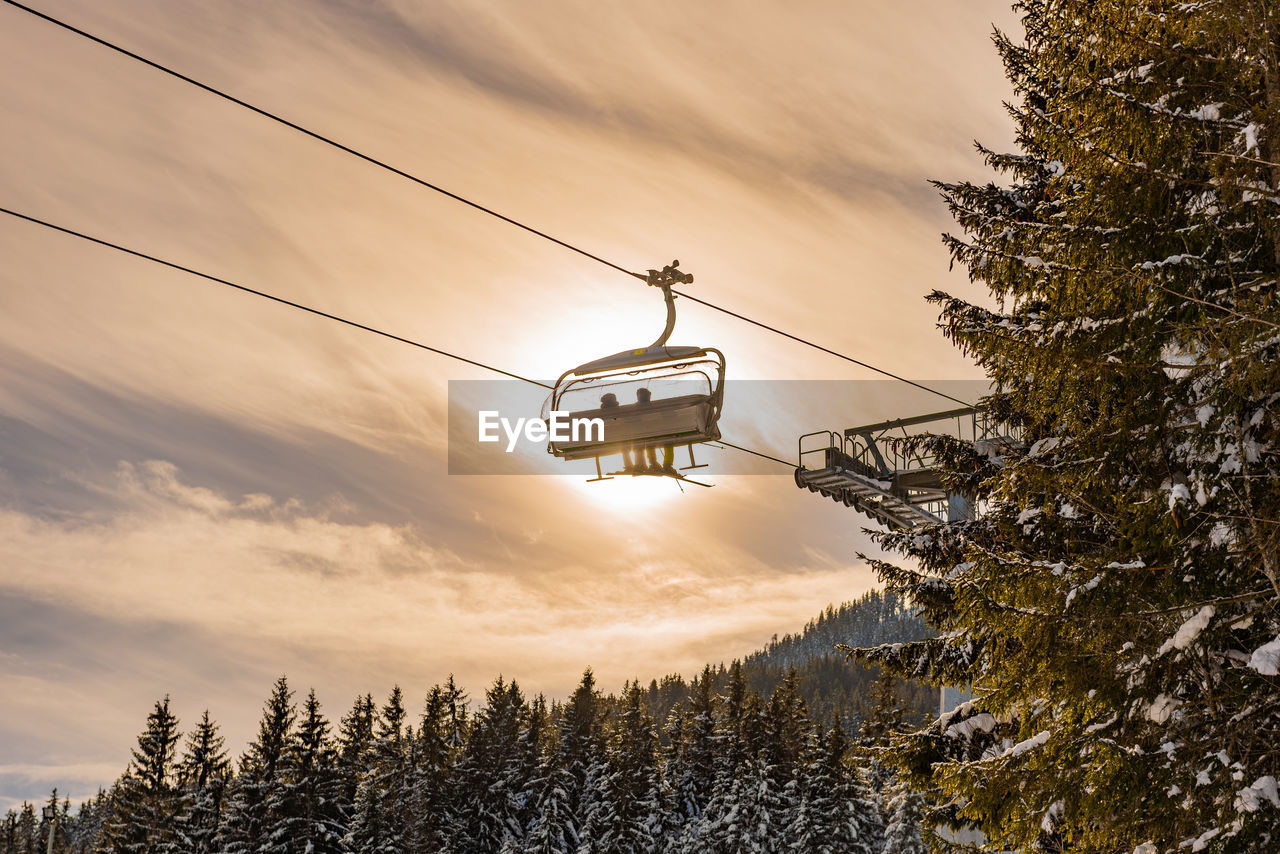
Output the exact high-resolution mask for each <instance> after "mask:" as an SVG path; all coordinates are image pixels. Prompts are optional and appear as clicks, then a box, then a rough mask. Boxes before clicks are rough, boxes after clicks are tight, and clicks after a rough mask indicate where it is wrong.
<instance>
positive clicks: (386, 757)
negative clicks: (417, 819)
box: [345, 685, 413, 854]
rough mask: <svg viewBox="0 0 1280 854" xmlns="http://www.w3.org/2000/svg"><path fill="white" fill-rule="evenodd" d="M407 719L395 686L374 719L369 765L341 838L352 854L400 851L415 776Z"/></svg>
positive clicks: (405, 830) (399, 693) (377, 853)
mask: <svg viewBox="0 0 1280 854" xmlns="http://www.w3.org/2000/svg"><path fill="white" fill-rule="evenodd" d="M406 717H407V714H406V712H405V708H404V695H403V694H402V692H401V691H400V686H399V685H397V686H395V687H394V688H393V689H392V691H391V695H390V696H389V697H388V698H387V702H386V704H385V705H384V706H383V707H382V711H381V714H380V715H379V716H378V721H377V732H376V733H375V740H374V744H373V750H372V752H371V754H370V757H369V765H368V768H367V770H366V771H365V773H364V776H363V778H362V779H361V781H360V787H359V789H358V790H357V791H356V799H355V806H354V809H353V813H352V817H351V823H350V826H349V828H348V831H347V835H346V840H345V841H346V845H347V847H348V848H349V849H350V850H351V851H353V852H355V854H396V853H397V852H400V851H402V850H404V844H405V835H406V833H407V832H408V828H409V825H410V817H409V813H408V809H409V804H410V802H411V792H412V778H413V775H412V771H411V768H410V764H409V745H410V743H411V736H410V734H408V733H406V731H405V718H406Z"/></svg>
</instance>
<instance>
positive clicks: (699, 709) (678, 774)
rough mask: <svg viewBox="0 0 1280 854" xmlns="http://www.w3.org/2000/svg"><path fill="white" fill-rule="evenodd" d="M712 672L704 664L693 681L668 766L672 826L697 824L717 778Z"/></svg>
mask: <svg viewBox="0 0 1280 854" xmlns="http://www.w3.org/2000/svg"><path fill="white" fill-rule="evenodd" d="M714 684H715V674H714V673H713V672H712V670H711V666H710V665H707V666H706V667H705V668H704V669H703V671H702V675H701V676H700V677H698V679H696V680H695V681H694V684H693V686H692V687H691V690H690V694H689V711H688V714H687V716H686V717H685V722H684V725H683V727H682V729H681V734H680V741H679V744H678V749H677V750H676V751H675V759H674V761H673V762H671V763H668V765H667V781H668V782H669V784H670V786H671V789H672V802H673V804H674V806H673V810H672V812H673V816H672V820H671V821H670V822H669V823H670V824H671V825H672V826H674V827H685V826H690V828H691V829H692V828H693V827H695V826H696V823H697V821H698V819H699V817H700V816H701V815H702V813H703V810H705V809H706V806H707V802H708V801H709V800H710V799H711V792H712V788H713V787H714V786H715V780H716V759H717V752H716V745H717V735H716V715H715V707H716V697H715V693H714V690H715V689H714Z"/></svg>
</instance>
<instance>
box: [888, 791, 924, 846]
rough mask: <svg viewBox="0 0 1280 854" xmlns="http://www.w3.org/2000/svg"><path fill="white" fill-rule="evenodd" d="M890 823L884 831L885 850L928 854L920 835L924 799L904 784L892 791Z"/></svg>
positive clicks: (889, 810)
mask: <svg viewBox="0 0 1280 854" xmlns="http://www.w3.org/2000/svg"><path fill="white" fill-rule="evenodd" d="M888 807H889V808H888V813H889V822H888V825H887V826H886V827H885V829H884V850H885V851H892V852H894V854H928V849H927V848H926V847H925V844H924V839H923V838H922V837H921V834H920V824H921V822H922V821H923V817H924V798H923V796H921V794H920V793H919V792H915V791H912V790H911V788H910V787H908V786H905V785H903V784H902V783H896V784H894V785H893V787H892V788H891V791H890V797H889V805H888Z"/></svg>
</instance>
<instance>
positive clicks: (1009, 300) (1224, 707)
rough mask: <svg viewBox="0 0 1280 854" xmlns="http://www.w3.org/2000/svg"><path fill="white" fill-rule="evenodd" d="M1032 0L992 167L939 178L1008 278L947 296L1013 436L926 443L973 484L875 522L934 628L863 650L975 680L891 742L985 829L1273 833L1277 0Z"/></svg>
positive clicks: (1278, 581) (1097, 845) (1163, 841)
mask: <svg viewBox="0 0 1280 854" xmlns="http://www.w3.org/2000/svg"><path fill="white" fill-rule="evenodd" d="M1020 8H1021V9H1022V12H1023V23H1024V26H1025V30H1026V38H1025V40H1024V41H1022V42H1015V41H1013V40H1011V39H1008V38H1006V37H1004V36H999V37H998V38H997V45H998V48H999V50H1000V53H1001V56H1002V58H1003V59H1004V62H1005V67H1006V69H1007V72H1008V76H1009V78H1010V80H1011V81H1012V83H1013V85H1014V88H1015V91H1016V93H1017V96H1018V103H1017V104H1016V105H1014V106H1013V107H1012V115H1013V117H1014V120H1015V122H1016V124H1017V129H1018V144H1019V146H1020V148H1021V151H1020V152H1019V153H1017V154H996V153H994V152H991V151H987V150H985V149H984V150H983V155H984V157H985V158H986V160H987V162H988V163H989V164H990V165H991V166H992V167H993V168H995V169H996V170H998V171H999V172H1001V173H1002V174H1004V175H1005V176H1007V182H1006V183H1005V184H1004V185H1002V186H998V185H996V184H994V183H993V184H988V185H985V186H980V185H974V184H969V183H964V182H958V183H950V184H943V185H940V186H941V188H942V190H943V192H944V194H945V196H946V198H947V200H948V203H949V204H950V207H951V210H952V212H953V213H954V215H955V217H956V219H957V220H958V221H959V223H960V225H961V226H962V227H963V229H964V231H965V232H966V234H965V235H964V236H962V237H948V238H946V240H947V243H948V246H949V247H950V249H951V252H952V255H953V257H954V259H955V260H956V261H958V262H959V263H961V264H962V265H964V266H965V267H967V268H968V270H969V273H970V276H971V278H973V279H975V280H977V281H981V282H983V283H985V285H986V286H987V287H988V288H989V289H990V290H991V292H992V294H993V296H994V297H995V304H996V308H995V309H989V308H984V307H980V306H977V305H972V304H967V303H964V302H962V301H960V300H956V299H953V298H950V297H947V296H946V295H943V294H935V295H934V299H935V300H936V301H938V303H939V304H940V305H941V308H942V321H943V325H944V328H945V330H946V333H947V334H948V335H949V336H950V337H951V338H952V339H953V340H954V341H956V342H957V343H958V344H959V346H960V347H961V348H962V349H963V350H964V351H965V352H967V353H969V354H971V355H972V356H974V357H975V358H976V360H977V361H978V362H979V364H981V365H982V367H983V368H984V369H985V370H986V371H987V372H988V374H989V375H990V377H991V379H992V382H993V385H994V392H993V394H992V395H991V396H990V397H989V399H988V400H987V405H988V407H989V409H990V410H991V412H992V414H993V416H994V417H996V418H997V419H998V420H1000V421H1001V422H1003V423H1004V424H1006V425H1008V426H1009V427H1011V428H1012V433H1014V434H1015V435H1016V437H1020V440H1021V441H1020V443H1013V442H1001V441H994V442H985V443H983V445H982V446H981V447H977V448H974V447H972V446H964V445H961V444H959V443H955V442H947V441H945V440H941V439H935V440H930V441H928V442H926V443H925V445H926V447H927V448H928V449H929V450H930V451H932V452H933V453H934V454H935V456H936V457H937V458H938V459H940V460H943V461H944V463H945V466H946V469H947V470H946V472H945V474H944V477H945V479H946V481H947V483H948V485H949V486H950V487H951V489H952V490H953V491H957V492H964V493H967V494H968V495H970V496H971V498H972V499H973V500H974V502H975V504H976V506H980V507H981V508H982V509H983V513H982V515H981V517H980V518H979V519H977V520H975V521H968V522H958V523H952V524H947V525H943V526H939V527H937V528H934V529H931V530H928V531H923V532H921V531H916V532H912V533H910V534H905V533H899V534H889V535H884V536H882V537H881V539H882V541H883V543H884V545H886V546H888V547H890V548H892V549H896V550H898V551H899V552H901V553H903V554H905V555H908V556H910V557H912V558H915V559H916V560H917V561H918V562H919V565H920V567H921V570H922V571H920V572H918V571H916V570H914V569H907V568H903V567H895V566H891V565H888V564H880V565H879V569H880V571H881V574H882V577H883V578H884V579H885V580H886V582H887V583H888V585H889V586H890V588H891V589H892V590H894V591H895V592H899V593H903V594H906V595H909V596H910V597H911V598H912V599H913V600H914V601H915V602H916V603H917V604H918V605H920V606H921V607H922V608H923V609H924V612H925V615H926V617H927V618H928V619H929V621H930V622H931V623H932V624H933V625H934V627H935V628H936V629H937V630H938V631H939V632H940V633H941V634H940V637H938V638H936V639H933V640H930V641H925V642H921V643H917V644H907V645H904V646H899V647H898V648H896V649H890V648H885V649H881V650H879V651H878V652H875V653H871V654H870V656H869V657H871V658H873V659H875V660H879V661H882V662H885V663H886V664H889V665H891V666H894V667H896V668H897V669H898V670H899V672H901V673H903V675H912V676H922V675H923V676H929V677H932V678H933V679H935V680H939V681H946V682H950V683H951V684H966V683H971V684H973V685H974V686H975V688H974V690H975V692H976V693H977V695H978V698H977V700H976V701H975V704H974V706H973V707H972V708H971V709H968V710H966V711H965V712H964V713H962V714H959V715H955V716H944V717H943V719H941V720H940V721H939V722H938V723H937V724H936V725H935V726H934V727H933V728H932V729H931V730H930V731H929V733H928V734H927V735H922V736H920V737H914V738H913V737H904V738H901V739H899V753H900V755H901V756H902V758H903V764H904V768H905V770H907V771H910V772H912V774H913V777H914V780H915V782H916V784H917V785H918V786H924V787H935V786H936V787H940V789H941V790H942V791H943V792H944V793H945V794H944V797H945V798H946V799H947V803H948V808H949V809H950V810H951V811H952V813H953V814H954V817H955V818H956V819H957V820H959V821H969V822H974V823H976V824H978V825H979V826H980V827H981V829H982V830H983V831H985V833H986V834H987V840H988V841H987V845H988V846H989V848H990V849H992V850H997V849H1012V848H1025V849H1029V848H1032V847H1034V846H1041V847H1047V848H1050V849H1063V850H1089V851H1126V852H1132V851H1139V852H1142V854H1156V852H1172V851H1177V850H1188V849H1190V850H1204V851H1210V852H1215V851H1216V852H1246V851H1248V852H1253V851H1259V852H1261V851H1268V850H1273V849H1274V847H1275V844H1276V841H1277V839H1276V833H1275V830H1274V828H1275V827H1276V826H1277V824H1280V796H1277V794H1276V783H1275V780H1276V777H1277V765H1276V760H1275V751H1274V745H1275V744H1276V743H1277V740H1280V692H1278V691H1277V690H1276V685H1275V676H1276V674H1277V671H1278V670H1280V665H1278V664H1277V661H1278V660H1280V653H1278V651H1280V616H1278V615H1280V609H1278V608H1277V604H1280V526H1277V525H1276V524H1274V521H1275V520H1276V519H1278V518H1280V477H1277V474H1278V473H1280V447H1278V439H1280V409H1278V405H1280V397H1277V389H1276V372H1275V367H1274V366H1275V365H1276V364H1277V360H1278V359H1280V336H1277V335H1276V330H1277V328H1280V327H1278V326H1277V324H1280V301H1278V300H1276V299H1275V294H1276V283H1277V275H1278V274H1280V217H1277V216H1276V213H1275V212H1276V210H1277V208H1276V205H1277V204H1278V203H1280V165H1277V164H1278V163H1280V157H1278V156H1277V155H1280V83H1278V82H1277V81H1280V64H1278V63H1277V54H1278V52H1280V51H1278V50H1277V42H1276V34H1277V33H1280V7H1277V6H1276V4H1274V3H1265V2H1260V0H1223V2H1216V3H1165V2H1140V3H1132V2H1118V0H1109V1H1105V0H1104V2H1086V0H1058V1H1057V2H1052V3H1049V2H1040V1H1039V0H1035V1H1034V2H1026V3H1024V4H1022V5H1021V7H1020ZM1011 791H1017V793H1018V796H1017V797H1008V793H1009V792H1011Z"/></svg>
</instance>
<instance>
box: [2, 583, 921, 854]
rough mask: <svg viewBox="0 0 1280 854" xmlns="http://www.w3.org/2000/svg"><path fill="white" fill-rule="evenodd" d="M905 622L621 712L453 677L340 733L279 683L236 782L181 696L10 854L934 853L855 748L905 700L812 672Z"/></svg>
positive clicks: (798, 639)
mask: <svg viewBox="0 0 1280 854" xmlns="http://www.w3.org/2000/svg"><path fill="white" fill-rule="evenodd" d="M886 615H887V618H886ZM910 620H911V617H910V614H908V613H907V612H906V611H904V610H903V609H902V608H901V606H900V604H899V603H898V602H897V600H896V599H895V600H889V601H886V598H885V597H883V596H881V595H880V594H878V593H873V594H868V595H867V596H864V597H863V598H862V599H861V600H859V601H858V602H853V603H846V604H845V605H842V606H840V607H839V608H828V609H827V610H826V611H825V612H824V613H823V614H822V615H820V616H819V617H817V618H815V620H813V621H811V622H810V624H809V625H808V626H807V627H806V628H805V629H804V630H803V631H802V632H801V633H800V634H799V635H788V636H786V637H785V638H783V639H782V640H781V641H778V640H776V639H775V640H774V641H773V642H772V643H771V644H770V645H769V647H768V648H766V649H765V650H761V651H760V652H758V653H755V654H753V655H752V656H751V657H750V658H749V662H750V663H749V664H744V663H742V662H740V661H735V662H733V664H731V665H730V666H729V667H727V668H726V667H724V666H723V665H721V666H718V667H715V668H713V667H711V666H710V665H708V666H707V667H705V668H704V669H703V671H702V673H700V674H699V675H697V676H696V677H694V678H692V679H691V680H689V681H688V682H685V680H684V679H683V678H682V677H679V676H668V677H664V678H663V679H662V680H661V681H659V680H653V681H652V682H651V683H650V686H649V688H648V689H647V690H646V689H645V688H642V687H641V686H640V684H639V683H638V682H629V683H627V684H626V685H625V686H624V687H623V690H622V693H621V695H620V696H615V695H604V694H602V693H601V692H600V691H598V690H596V688H595V679H594V676H593V675H592V673H591V671H590V670H588V671H587V672H586V674H585V675H584V677H583V679H582V682H581V684H580V685H579V686H578V689H577V690H576V691H575V692H574V694H573V695H572V696H571V697H570V698H569V699H568V700H566V701H565V702H563V703H561V702H552V703H548V702H547V701H546V700H545V699H544V698H543V697H541V696H539V697H536V698H532V699H529V698H526V697H525V696H524V694H523V693H522V692H521V690H520V688H519V686H518V685H517V684H516V683H515V682H507V681H504V680H503V679H502V678H501V677H500V678H499V679H498V680H497V681H496V682H495V683H494V684H493V685H492V686H491V687H490V688H489V689H488V690H487V691H486V692H485V695H484V698H483V701H482V702H479V703H475V704H473V703H471V702H470V701H469V700H468V697H467V695H466V693H465V692H464V691H463V690H462V689H460V688H459V687H458V686H457V685H456V684H455V683H454V681H453V679H452V677H451V678H450V679H449V680H447V682H446V683H444V684H442V685H437V686H434V687H433V688H432V689H431V690H430V691H429V692H428V694H427V696H426V699H425V702H424V703H423V711H422V713H421V715H420V716H418V717H416V718H415V716H413V715H412V714H411V713H410V712H409V711H408V709H407V707H406V701H405V697H404V694H403V693H402V692H401V690H400V688H399V687H396V688H394V689H393V690H392V692H391V694H390V696H389V697H388V699H387V700H386V702H385V703H384V704H383V705H382V706H381V707H379V706H378V705H377V704H376V703H375V702H374V700H373V698H372V697H370V696H367V695H366V696H364V697H359V698H357V699H356V701H355V704H354V705H353V707H352V708H351V710H350V711H349V712H348V713H347V714H346V715H344V716H342V717H341V719H340V720H339V721H338V722H337V724H336V726H335V725H331V724H330V723H329V721H328V719H327V718H326V717H325V715H324V714H323V712H322V710H321V708H320V704H319V702H318V701H317V700H316V697H315V693H314V692H311V693H310V694H309V695H308V696H307V697H306V698H305V700H303V701H302V702H301V703H298V702H295V698H294V692H293V690H292V689H291V688H290V686H289V684H288V681H287V679H286V678H285V677H281V678H280V679H279V680H277V682H276V684H275V686H274V688H273V690H272V693H271V696H270V698H269V699H268V700H267V702H266V703H265V705H264V708H263V713H262V719H261V723H260V726H259V733H258V737H257V738H256V739H255V741H254V742H253V743H252V744H250V745H249V747H248V749H247V750H246V751H245V753H244V754H243V756H241V758H240V760H239V762H238V763H234V764H233V763H232V762H231V760H230V757H228V755H227V753H226V751H225V746H224V742H223V739H222V737H221V735H220V734H219V731H218V726H217V724H216V723H214V722H213V721H212V720H210V718H209V715H208V713H207V712H206V713H205V714H204V716H203V717H202V718H201V719H199V720H198V721H197V722H196V724H195V725H194V726H193V727H191V728H190V729H189V730H188V731H187V732H186V733H185V734H184V733H183V732H181V731H180V722H179V721H178V720H177V718H176V716H175V715H174V714H173V713H172V712H171V710H170V707H169V699H168V698H167V697H166V698H164V699H163V700H161V701H158V702H157V703H156V704H155V708H154V710H153V711H152V713H151V715H149V716H148V718H147V722H146V728H145V729H144V731H143V732H142V734H141V735H139V737H138V741H137V747H136V748H135V749H134V751H133V761H132V762H131V763H130V766H129V768H128V769H127V770H126V771H125V773H124V774H123V775H122V776H121V777H120V779H119V780H117V781H116V782H115V783H114V784H113V785H112V786H111V787H110V788H109V789H107V790H104V791H101V792H99V794H98V795H97V796H96V797H95V798H92V799H90V800H89V801H88V802H86V803H84V804H82V805H81V807H80V809H79V810H78V811H76V812H74V813H73V812H72V809H71V804H70V803H69V802H68V801H67V800H66V799H59V798H58V795H57V792H56V790H55V791H54V793H53V794H52V795H51V796H50V799H49V801H48V803H47V807H48V808H49V809H47V810H46V812H52V813H53V814H55V815H56V816H57V819H56V822H54V821H50V820H49V818H48V817H47V816H46V817H44V818H42V817H40V813H39V812H38V811H37V810H36V808H35V806H33V805H31V804H24V805H23V807H22V808H21V809H20V810H15V811H10V812H9V814H8V815H7V816H5V820H4V823H3V825H0V854H35V852H37V851H44V850H45V846H46V845H47V844H48V841H49V838H50V835H51V833H52V837H53V850H54V851H55V852H57V854H89V853H90V852H94V854H97V852H103V854H106V852H110V854H116V852H121V854H123V852H154V853H155V854H186V852H190V854H241V852H251V851H252V852H280V854H292V852H297V854H326V852H332V854H383V852H391V851H440V852H446V851H447V852H459V854H461V852H475V854H481V852H493V854H517V852H520V854H535V852H536V853H537V854H592V852H636V854H640V852H644V854H685V852H689V853H690V854H691V853H692V852H702V851H724V852H731V851H750V852H775V851H776V852H779V854H781V852H797V854H798V853H799V852H819V851H822V852H829V854H842V852H847V854H887V852H889V851H892V852H894V854H912V853H913V852H920V854H923V847H920V840H919V834H918V832H917V829H916V821H917V817H918V815H919V811H920V807H921V803H920V800H919V798H918V797H917V796H915V795H912V794H911V793H909V792H907V791H905V789H903V788H902V787H901V786H900V785H898V784H897V783H896V782H895V781H894V780H893V779H892V777H891V776H890V775H889V774H888V773H887V772H886V771H885V770H884V769H882V768H880V767H879V766H878V765H877V764H876V763H875V762H874V761H873V759H872V757H871V756H869V755H867V754H865V753H862V752H861V748H860V747H859V745H863V746H866V745H873V744H884V743H885V739H886V738H887V737H888V736H889V735H891V734H892V733H893V732H895V731H897V730H899V729H901V728H902V726H903V703H902V701H901V699H900V697H899V696H898V694H897V690H896V688H895V686H896V685H899V684H900V683H897V682H896V681H895V680H892V678H891V677H887V676H886V677H885V678H883V679H881V680H879V681H875V682H874V692H872V691H871V688H872V682H873V679H874V677H873V675H872V674H871V672H870V671H868V670H866V669H865V668H861V667H855V666H853V665H849V664H846V663H845V662H844V660H843V656H840V655H838V654H836V653H834V651H823V652H819V654H818V655H817V656H816V657H815V658H813V659H810V660H807V661H806V660H803V659H799V658H796V657H795V656H796V650H798V649H802V648H805V647H806V646H807V645H814V644H819V645H820V644H821V643H824V641H818V640H815V639H816V638H823V637H827V636H830V635H832V633H833V632H834V633H839V632H840V627H841V626H844V627H846V628H848V629H849V633H847V634H840V636H841V637H843V638H858V639H863V640H867V642H876V641H878V640H881V639H889V638H891V637H896V636H897V635H896V633H899V632H901V631H904V630H911V629H918V626H915V627H913V626H911V625H910ZM877 627H878V628H877ZM904 627H905V628H904ZM814 648H815V650H818V649H820V648H821V647H820V646H814ZM784 656H791V657H792V658H791V660H792V661H798V662H799V667H791V666H790V665H784V664H783V663H782V661H783V660H784ZM841 670H843V671H845V672H846V674H847V673H854V674H855V675H856V678H849V677H848V676H847V675H846V676H842V675H840V671H841ZM806 681H807V684H804V685H802V683H805V682H806ZM761 685H763V686H765V687H764V688H761V687H758V686H761ZM862 688H866V689H867V692H868V694H869V695H870V694H872V693H874V696H866V697H863V696H859V697H858V709H859V711H858V714H859V718H858V720H859V721H860V723H859V724H857V725H858V726H859V727H860V731H859V732H857V733H855V735H856V737H854V738H851V737H850V735H849V734H847V733H846V731H845V729H844V727H843V726H842V725H841V723H840V720H841V719H842V718H846V717H848V715H849V714H852V705H850V703H849V702H847V699H848V697H849V695H850V692H852V691H854V690H862ZM806 693H807V694H810V695H812V696H814V697H815V698H817V705H818V706H822V705H823V704H824V703H826V704H832V703H835V705H833V706H832V709H833V710H834V711H835V712H836V714H834V715H833V714H832V711H831V710H823V711H818V710H815V709H813V708H811V707H810V704H809V702H808V701H807V700H806V696H805V695H806ZM833 698H834V699H833ZM836 701H840V702H844V703H845V705H844V706H840V705H839V703H837V702H836ZM868 769H870V773H868Z"/></svg>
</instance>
